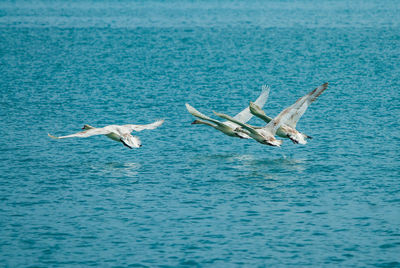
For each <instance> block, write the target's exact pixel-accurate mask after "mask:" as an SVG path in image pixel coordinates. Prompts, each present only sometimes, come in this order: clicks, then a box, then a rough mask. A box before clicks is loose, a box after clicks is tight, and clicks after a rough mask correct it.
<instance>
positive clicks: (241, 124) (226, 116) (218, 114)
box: [214, 112, 258, 135]
mask: <svg viewBox="0 0 400 268" xmlns="http://www.w3.org/2000/svg"><path fill="white" fill-rule="evenodd" d="M214 114H216V115H217V116H219V117H221V118H223V119H226V120H228V121H230V122H232V123H235V124H236V125H239V126H241V127H242V128H244V129H246V130H247V131H249V132H251V133H253V134H256V135H258V133H257V131H256V130H255V129H254V128H252V127H251V126H250V125H248V124H245V123H242V122H240V121H238V120H236V119H235V118H233V117H231V116H229V115H226V114H223V113H217V112H214Z"/></svg>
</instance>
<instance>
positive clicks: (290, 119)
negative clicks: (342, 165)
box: [214, 83, 328, 147]
mask: <svg viewBox="0 0 400 268" xmlns="http://www.w3.org/2000/svg"><path fill="white" fill-rule="evenodd" d="M327 86H328V83H325V84H323V85H322V86H319V87H317V88H316V89H314V90H313V91H311V92H310V93H308V94H306V95H305V96H303V97H301V98H299V99H298V100H297V101H296V102H295V103H294V104H292V105H291V106H289V107H287V108H286V109H284V110H283V111H282V112H280V113H279V114H278V116H276V117H275V118H274V119H272V120H270V121H269V123H268V124H267V125H266V126H264V127H262V128H254V127H252V126H249V125H247V124H245V123H242V122H239V121H238V120H236V119H234V118H232V117H230V116H229V115H226V114H222V113H217V112H214V113H215V114H216V115H217V116H219V117H221V118H224V119H226V120H229V121H231V122H233V123H236V124H238V125H240V126H241V128H243V129H244V130H245V131H246V132H245V133H246V134H247V133H248V135H249V136H250V137H251V138H253V139H254V140H256V141H257V142H259V143H261V144H265V145H270V146H277V147H280V146H281V145H282V142H283V141H282V140H278V139H276V138H275V135H276V134H277V131H278V129H280V128H281V127H282V126H283V127H282V133H281V135H284V131H285V130H286V131H288V129H289V128H285V125H287V126H289V127H291V131H292V132H288V133H286V134H289V136H290V139H291V140H295V141H296V142H297V143H301V142H303V141H304V140H305V137H304V136H305V134H302V133H300V132H299V131H297V130H296V129H295V126H296V123H297V121H298V120H299V118H300V117H301V116H302V115H303V114H304V112H305V111H306V110H307V108H308V106H309V105H310V104H311V103H312V102H313V101H314V100H315V99H316V98H317V97H318V96H319V95H321V93H322V92H323V91H324V90H325V89H326V88H327ZM236 131H242V130H241V129H240V128H237V129H236ZM303 135H304V136H303Z"/></svg>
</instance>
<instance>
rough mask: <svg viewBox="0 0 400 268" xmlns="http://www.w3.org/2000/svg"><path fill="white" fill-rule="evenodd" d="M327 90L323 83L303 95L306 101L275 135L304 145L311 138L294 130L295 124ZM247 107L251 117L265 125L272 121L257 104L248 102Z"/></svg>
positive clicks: (326, 84) (326, 85)
mask: <svg viewBox="0 0 400 268" xmlns="http://www.w3.org/2000/svg"><path fill="white" fill-rule="evenodd" d="M327 88H328V83H325V84H323V85H321V86H319V87H317V88H316V89H314V90H313V91H311V92H310V93H308V94H307V95H305V96H304V97H303V98H305V99H306V101H305V102H304V103H303V104H302V106H301V107H300V109H299V110H298V111H297V112H296V113H294V114H293V115H292V116H291V117H290V118H289V119H288V120H287V121H286V123H285V124H283V125H281V127H280V128H279V129H278V130H277V131H276V135H277V136H279V137H282V138H289V139H290V140H292V142H293V143H300V144H306V143H307V139H311V137H310V136H308V135H306V134H304V133H301V132H299V131H298V130H296V125H297V122H298V121H299V120H300V118H301V116H302V115H303V114H304V113H305V111H306V110H307V108H308V106H310V104H311V103H312V102H313V101H315V100H316V99H317V98H318V97H319V96H320V95H321V94H322V92H324V91H325V89H327ZM249 107H250V112H251V113H252V114H253V115H255V116H257V117H259V118H261V119H262V120H264V121H265V122H266V123H267V124H268V123H269V122H270V121H271V120H272V118H271V117H269V116H267V115H266V114H265V112H264V111H263V110H262V109H261V108H260V107H259V106H258V105H257V104H255V103H253V102H250V106H249Z"/></svg>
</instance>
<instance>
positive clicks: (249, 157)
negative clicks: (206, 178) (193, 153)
mask: <svg viewBox="0 0 400 268" xmlns="http://www.w3.org/2000/svg"><path fill="white" fill-rule="evenodd" d="M193 161H194V162H195V163H196V164H203V165H205V166H213V165H218V166H219V169H220V170H231V171H232V170H234V171H237V172H236V173H233V174H235V176H234V177H236V178H239V179H246V180H270V181H274V180H282V179H285V180H287V179H288V177H292V176H293V175H294V174H297V175H300V176H301V174H302V173H303V172H304V171H305V170H306V169H307V166H308V165H309V164H308V160H307V159H299V158H292V157H287V156H285V155H278V156H276V157H273V156H271V157H265V158H260V157H259V156H257V155H253V154H230V153H229V154H213V155H207V156H204V155H202V156H199V157H197V158H194V159H193Z"/></svg>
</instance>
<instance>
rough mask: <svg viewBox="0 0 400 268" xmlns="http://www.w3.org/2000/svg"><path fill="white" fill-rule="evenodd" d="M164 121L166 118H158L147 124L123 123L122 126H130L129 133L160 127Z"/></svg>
mask: <svg viewBox="0 0 400 268" xmlns="http://www.w3.org/2000/svg"><path fill="white" fill-rule="evenodd" d="M163 123H164V120H158V121H155V122H154V123H151V124H147V125H132V124H130V125H123V126H122V127H124V128H128V129H129V133H130V132H132V131H142V130H145V129H155V128H158V127H159V126H161V125H162V124H163Z"/></svg>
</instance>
